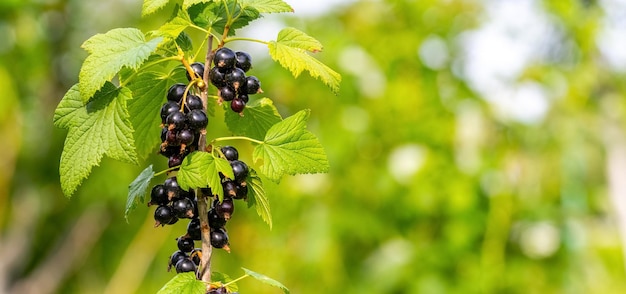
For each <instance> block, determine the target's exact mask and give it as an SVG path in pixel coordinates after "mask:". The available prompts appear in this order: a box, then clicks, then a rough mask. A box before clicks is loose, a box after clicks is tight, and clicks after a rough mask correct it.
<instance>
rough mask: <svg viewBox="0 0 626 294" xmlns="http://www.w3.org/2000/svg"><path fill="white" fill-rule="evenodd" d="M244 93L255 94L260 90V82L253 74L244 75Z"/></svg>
mask: <svg viewBox="0 0 626 294" xmlns="http://www.w3.org/2000/svg"><path fill="white" fill-rule="evenodd" d="M245 88H246V94H256V93H259V91H260V90H261V82H259V79H258V78H257V77H255V76H248V77H246V87H245Z"/></svg>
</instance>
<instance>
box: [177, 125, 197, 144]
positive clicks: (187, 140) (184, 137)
mask: <svg viewBox="0 0 626 294" xmlns="http://www.w3.org/2000/svg"><path fill="white" fill-rule="evenodd" d="M194 139H195V135H194V133H193V131H192V130H190V129H182V130H180V131H179V132H178V133H176V141H178V143H180V144H185V145H189V144H191V143H193V140H194Z"/></svg>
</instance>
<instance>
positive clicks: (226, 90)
mask: <svg viewBox="0 0 626 294" xmlns="http://www.w3.org/2000/svg"><path fill="white" fill-rule="evenodd" d="M235 96H236V93H235V90H233V89H232V88H231V87H228V86H224V87H221V88H220V97H221V98H222V100H224V101H233V99H235Z"/></svg>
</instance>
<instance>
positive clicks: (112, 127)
mask: <svg viewBox="0 0 626 294" xmlns="http://www.w3.org/2000/svg"><path fill="white" fill-rule="evenodd" d="M79 96H80V94H79V93H78V91H75V90H73V91H69V92H68V93H67V94H66V95H65V97H63V100H61V102H60V103H59V106H62V107H61V108H60V109H59V108H57V111H55V118H56V122H55V123H56V125H58V126H62V127H65V128H69V132H68V134H67V138H66V139H65V145H64V147H63V153H62V154H61V163H60V166H59V173H60V175H61V188H62V189H63V193H65V195H67V196H68V197H69V196H71V195H72V194H73V193H74V191H76V188H77V187H78V186H79V185H80V184H81V182H82V181H83V180H84V179H85V178H86V177H87V176H88V175H89V174H90V173H91V169H92V168H93V167H94V166H96V165H98V164H99V163H100V160H101V159H102V156H103V155H107V156H108V157H111V158H113V159H117V160H120V161H123V162H128V163H135V164H136V163H137V154H136V152H135V141H134V139H133V128H132V125H131V123H130V120H129V115H128V112H127V107H126V103H127V101H128V100H129V99H131V92H130V90H129V89H127V88H123V87H122V88H116V87H115V85H113V84H111V83H109V82H107V83H105V84H104V86H103V87H102V89H101V90H100V91H98V92H96V93H95V95H94V97H93V99H91V101H89V102H88V103H82V104H78V103H76V101H77V100H79V99H81V98H80V97H79ZM69 105H72V106H73V107H74V109H71V108H70V107H69ZM70 118H71V120H70Z"/></svg>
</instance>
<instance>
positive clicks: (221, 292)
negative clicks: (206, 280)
mask: <svg viewBox="0 0 626 294" xmlns="http://www.w3.org/2000/svg"><path fill="white" fill-rule="evenodd" d="M209 294H228V290H227V289H226V287H220V288H217V289H213V290H211V291H209Z"/></svg>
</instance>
